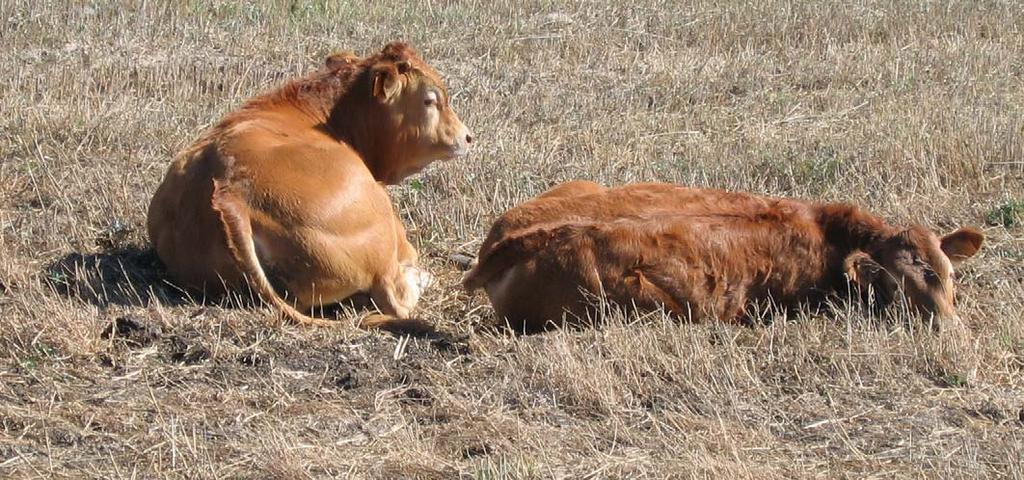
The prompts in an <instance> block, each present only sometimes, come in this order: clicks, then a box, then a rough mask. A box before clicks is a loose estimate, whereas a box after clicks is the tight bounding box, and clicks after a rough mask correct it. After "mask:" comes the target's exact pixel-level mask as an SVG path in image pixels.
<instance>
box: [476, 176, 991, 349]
mask: <svg viewBox="0 0 1024 480" xmlns="http://www.w3.org/2000/svg"><path fill="white" fill-rule="evenodd" d="M983 239H984V237H983V235H982V234H981V233H980V232H978V231H977V230H974V229H971V228H962V229H960V230H957V231H956V232H953V233H951V234H949V235H946V236H944V237H939V236H937V235H936V234H934V233H932V232H931V231H929V230H928V229H926V228H924V227H921V226H912V227H909V228H904V227H897V226H892V225H889V224H887V223H886V222H885V221H883V220H882V219H880V218H879V217H877V216H875V215H872V214H870V213H868V212H865V211H864V210H861V209H860V208H858V207H856V206H853V205H849V204H843V203H813V202H807V201H800V200H791V199H784V198H772V197H762V196H757V195H751V194H746V193H732V192H725V191H721V190H710V189H698V188H686V187H681V186H676V185H666V184H636V185H627V186H623V187H618V188H608V189H606V188H604V187H602V186H600V185H597V184H595V183H591V182H569V183H565V184H562V185H559V186H557V187H555V188H553V189H552V190H550V191H548V192H546V193H544V194H543V195H541V196H539V197H537V198H535V199H533V200H530V201H528V202H526V203H523V204H522V205H519V206H517V207H515V208H513V209H512V210H509V211H508V212H506V213H505V214H504V215H502V216H501V218H499V219H498V221H497V222H495V224H494V225H493V226H492V227H491V230H490V233H489V234H488V236H487V238H486V239H485V240H484V243H483V245H482V246H481V247H480V252H479V255H478V257H477V259H478V260H477V264H476V265H475V266H474V267H473V268H472V269H471V270H470V271H469V272H467V274H466V276H465V277H464V279H463V285H464V286H465V287H466V288H467V289H468V290H470V291H473V290H476V289H478V288H484V289H485V290H486V291H487V295H488V296H489V297H490V300H491V303H492V304H493V305H494V309H495V312H496V314H497V316H498V318H499V319H504V320H506V321H507V322H508V325H509V326H510V327H511V328H513V329H515V330H517V331H525V332H530V331H536V330H539V329H543V328H545V327H546V326H548V325H559V324H562V323H563V322H564V321H566V320H564V319H568V320H567V321H569V322H573V321H574V319H586V318H588V315H591V316H592V315H593V313H594V312H593V307H592V305H593V303H594V302H593V295H594V294H597V295H603V296H604V297H605V298H606V299H607V300H609V301H612V302H614V303H618V304H620V305H626V306H629V305H635V306H636V307H637V308H638V309H642V310H649V309H656V308H659V307H663V308H665V309H666V310H668V311H669V312H671V313H672V314H674V315H677V316H680V317H684V318H691V319H695V320H699V319H703V318H717V319H721V320H724V321H734V320H738V319H742V318H744V314H745V311H746V309H747V308H748V306H749V305H750V304H751V303H752V302H759V301H770V302H772V303H773V304H775V305H778V306H784V307H794V306H797V305H799V304H801V303H803V302H811V303H815V302H821V301H823V300H825V299H826V298H828V297H829V296H831V295H835V294H845V293H846V292H849V291H860V292H869V291H873V292H874V295H875V296H876V298H877V299H878V300H879V303H881V304H886V303H890V302H892V301H893V300H895V299H897V298H899V297H898V296H899V295H903V296H904V297H905V299H906V301H907V305H909V306H911V307H913V309H915V310H917V311H918V312H919V313H921V314H924V315H925V316H927V317H928V318H931V317H932V316H934V318H935V319H936V320H937V321H936V322H933V323H932V325H936V326H938V327H939V328H951V327H953V326H957V327H959V326H960V325H961V324H960V320H959V317H958V316H957V311H956V307H955V305H954V293H953V292H954V285H953V283H954V281H953V269H954V268H955V267H956V265H957V264H959V263H960V262H961V261H963V260H965V259H967V258H970V257H972V256H973V255H974V254H976V253H977V252H978V249H979V248H980V247H981V244H982V241H983ZM851 287H871V288H870V289H868V288H851Z"/></svg>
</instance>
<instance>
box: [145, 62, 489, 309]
mask: <svg viewBox="0 0 1024 480" xmlns="http://www.w3.org/2000/svg"><path fill="white" fill-rule="evenodd" d="M325 63H326V65H325V66H324V68H322V69H320V70H319V71H317V72H315V73H313V74H311V75H309V76H307V77H305V78H300V79H297V80H294V81H291V82H289V83H287V84H285V85H284V86H282V87H280V88H277V89H274V90H271V91H269V92H267V93H265V94H263V95H260V96H257V97H255V98H253V99H251V100H249V101H248V102H246V104H245V105H243V106H242V107H241V108H240V109H239V110H237V111H235V112H232V113H230V114H228V115H227V116H226V117H224V119H222V120H221V121H220V122H219V123H217V124H216V125H215V126H213V127H212V128H210V129H209V130H208V131H207V132H206V133H205V134H204V135H203V136H202V137H201V138H200V139H198V140H197V141H196V142H195V143H194V144H192V146H190V147H188V148H186V149H185V150H184V151H183V152H181V153H180V154H179V155H178V156H177V158H175V160H174V161H173V162H172V164H171V166H170V168H169V169H168V171H167V175H166V176H165V177H164V180H163V182H162V183H161V184H160V187H159V188H158V189H157V191H156V193H155V194H154V195H153V200H152V202H151V204H150V207H149V215H148V220H147V227H148V231H149V237H150V239H151V240H152V242H153V246H154V247H155V248H156V252H157V254H158V255H159V256H160V259H161V260H162V261H163V262H164V264H165V265H166V266H167V270H168V273H169V274H170V275H171V277H172V278H173V279H174V280H175V281H176V282H178V283H179V284H181V285H183V286H186V287H189V288H192V289H196V290H200V291H203V292H206V293H210V292H214V293H216V292H223V291H224V290H234V291H238V292H242V293H249V292H252V293H255V294H256V295H258V296H259V298H261V299H262V300H263V301H265V302H267V303H269V304H271V305H273V306H274V307H276V308H277V309H278V311H280V312H281V313H282V314H283V315H284V316H285V317H286V318H288V319H290V320H292V321H294V322H297V323H300V324H312V325H335V324H337V322H329V321H326V320H323V319H319V318H311V317H310V316H309V315H308V312H309V311H310V309H312V308H314V307H318V306H323V305H330V304H332V303H335V302H338V301H340V300H343V299H346V298H349V297H351V296H353V295H355V294H359V293H368V294H369V296H370V297H371V298H372V300H373V301H374V303H375V304H376V306H377V308H378V309H379V310H380V311H381V313H382V314H383V315H377V316H373V317H370V318H368V319H367V320H364V321H363V323H362V326H364V327H380V328H401V327H402V326H403V325H409V326H413V327H415V328H419V327H420V326H418V325H416V322H415V321H411V320H410V321H404V320H403V319H405V318H407V317H408V316H409V313H410V311H411V310H412V309H413V308H414V307H415V305H416V303H417V301H418V299H419V296H420V291H421V289H422V288H423V287H424V286H425V283H427V279H428V278H429V276H428V275H427V274H426V272H424V271H422V270H420V269H419V267H418V266H417V253H416V250H415V249H414V248H413V246H412V245H411V244H410V243H409V241H408V240H407V239H406V234H405V229H404V228H403V227H402V224H401V223H400V222H399V219H398V217H397V216H396V215H395V212H394V209H393V208H392V206H391V199H390V198H389V197H388V193H387V190H385V189H384V186H383V185H384V184H394V183H398V182H400V181H401V180H402V179H403V178H405V177H407V176H408V175H411V174H414V173H416V172H418V171H420V170H422V169H423V168H424V167H426V166H427V165H428V164H430V163H431V162H433V161H435V160H443V159H448V158H452V157H456V156H459V155H463V154H464V153H466V151H467V149H468V148H469V144H470V143H471V142H472V140H473V138H472V136H471V134H470V132H469V130H468V129H467V128H466V126H465V125H463V123H462V122H461V121H460V120H459V117H458V116H457V115H456V114H455V111H454V110H453V109H452V106H451V105H450V104H449V103H448V102H449V96H448V91H447V89H446V88H445V85H444V82H443V81H442V80H441V77H440V75H438V73H437V72H436V71H435V70H434V69H433V68H431V67H430V65H428V64H426V63H425V62H424V61H423V60H422V59H421V58H420V57H419V56H418V55H417V53H416V52H415V51H414V50H413V49H412V48H411V47H410V46H408V45H406V44H404V43H391V44H388V45H386V46H385V47H384V48H383V49H382V50H381V51H380V52H378V53H376V54H374V55H371V56H369V57H367V58H360V57H357V56H355V55H351V54H339V55H333V56H331V57H329V58H327V60H326V62H325Z"/></svg>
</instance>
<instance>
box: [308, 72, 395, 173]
mask: <svg viewBox="0 0 1024 480" xmlns="http://www.w3.org/2000/svg"><path fill="white" fill-rule="evenodd" d="M354 83H355V85H353V87H352V88H351V89H349V90H348V91H347V92H345V93H344V94H342V95H340V96H339V97H338V98H337V101H336V102H335V104H334V107H333V108H332V109H331V112H330V114H329V115H328V117H327V120H326V122H325V124H326V129H327V131H328V132H329V133H330V134H331V136H333V137H334V138H335V139H336V140H338V141H341V142H345V143H346V144H348V146H350V147H352V149H353V150H355V151H356V153H358V154H359V156H360V157H361V158H362V160H363V163H364V164H366V168H368V169H369V170H370V173H372V174H373V178H374V179H376V180H377V181H379V182H384V183H394V178H393V177H394V176H395V175H396V174H397V172H394V171H393V170H394V168H392V167H393V165H394V164H395V163H396V162H393V161H391V160H393V158H394V156H395V155H396V153H397V152H396V151H395V145H396V143H397V142H396V140H397V139H396V138H395V135H394V133H393V132H391V131H390V130H391V129H390V128H389V126H388V125H389V123H390V122H389V120H388V118H387V116H388V112H387V110H386V109H385V108H384V107H383V105H381V104H380V103H379V102H378V101H377V100H376V99H375V98H374V97H373V94H372V92H370V90H369V88H366V87H365V86H364V85H368V84H369V82H359V81H357V82H354Z"/></svg>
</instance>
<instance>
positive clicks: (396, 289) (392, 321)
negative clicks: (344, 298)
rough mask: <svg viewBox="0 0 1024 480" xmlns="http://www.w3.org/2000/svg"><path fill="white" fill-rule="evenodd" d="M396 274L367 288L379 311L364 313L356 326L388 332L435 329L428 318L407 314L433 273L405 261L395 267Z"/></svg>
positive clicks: (429, 330) (418, 333)
mask: <svg viewBox="0 0 1024 480" xmlns="http://www.w3.org/2000/svg"><path fill="white" fill-rule="evenodd" d="M398 270H399V274H398V275H395V276H393V277H391V278H390V279H386V280H383V281H378V282H376V283H375V284H374V285H373V287H371V289H370V298H371V299H373V302H374V304H376V306H377V310H379V311H380V313H379V314H371V315H369V316H367V317H365V318H364V319H363V320H362V321H361V322H360V323H359V326H360V327H361V328H365V329H368V330H369V329H378V330H386V331H389V332H392V333H410V334H414V335H422V334H428V333H432V332H435V329H434V327H433V325H431V324H430V323H429V322H427V321H425V320H422V319H418V318H412V317H410V314H411V313H412V310H413V309H414V308H415V307H416V304H417V303H418V302H419V299H420V295H421V294H422V293H423V290H424V289H426V288H427V287H428V286H429V285H430V284H431V283H433V277H432V276H431V275H430V274H429V273H428V272H427V271H425V270H423V269H420V268H418V267H415V266H412V265H409V266H401V267H399V268H398Z"/></svg>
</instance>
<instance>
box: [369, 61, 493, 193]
mask: <svg viewBox="0 0 1024 480" xmlns="http://www.w3.org/2000/svg"><path fill="white" fill-rule="evenodd" d="M363 78H364V81H366V82H367V87H369V88H368V91H369V93H370V95H372V97H373V100H372V101H373V102H376V104H377V105H378V106H379V107H381V108H383V109H384V115H383V120H382V122H383V123H384V124H385V125H382V126H383V127H385V128H382V129H380V130H381V131H382V133H383V132H384V131H387V132H390V135H389V137H390V139H389V140H388V141H390V142H394V144H393V145H391V146H390V147H391V148H390V149H389V150H390V152H389V155H387V156H388V157H389V158H388V162H390V163H391V165H387V166H386V167H385V166H379V167H380V169H381V170H383V171H386V172H387V174H384V175H382V176H383V177H384V178H379V179H380V180H383V181H385V182H386V183H395V182H397V181H399V180H401V179H402V178H405V177H407V176H409V175H412V174H414V173H417V172H419V171H420V170H423V168H424V167H426V166H427V165H429V164H430V163H431V162H434V161H436V160H445V159H449V158H453V157H457V156H461V155H465V154H466V152H467V151H468V150H469V145H470V144H471V143H473V134H472V133H471V132H470V131H469V129H468V128H467V127H466V126H465V125H464V124H463V123H462V121H461V120H459V116H458V115H456V114H455V110H453V109H452V105H451V103H450V102H451V98H450V97H449V96H448V90H447V89H446V88H445V85H444V82H443V81H442V80H441V76H440V75H439V74H438V73H437V72H436V71H435V70H434V69H433V68H431V67H430V66H429V65H427V64H426V63H425V62H424V61H423V60H422V59H420V57H419V56H418V55H417V54H416V52H415V51H414V50H413V49H412V47H409V46H408V45H406V44H404V43H391V44H388V45H387V46H385V47H384V49H383V50H382V51H381V52H380V53H379V54H377V55H375V56H373V57H371V58H370V59H368V60H367V64H366V74H364V77H363ZM375 173H376V172H375Z"/></svg>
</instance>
